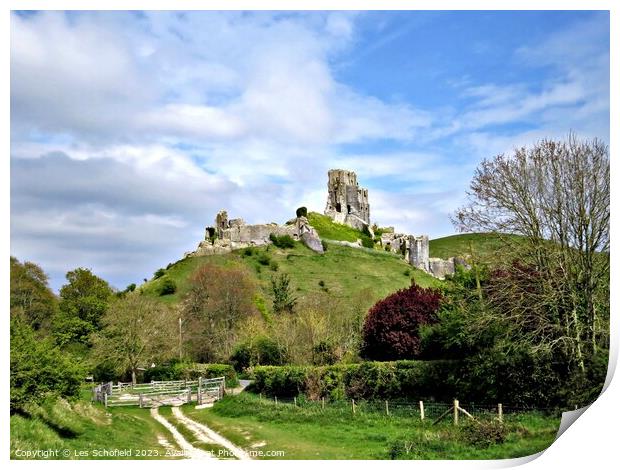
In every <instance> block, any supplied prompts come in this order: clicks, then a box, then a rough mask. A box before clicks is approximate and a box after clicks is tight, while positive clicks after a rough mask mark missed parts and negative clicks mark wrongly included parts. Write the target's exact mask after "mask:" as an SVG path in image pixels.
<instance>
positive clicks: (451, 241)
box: [429, 233, 520, 260]
mask: <svg viewBox="0 0 620 470" xmlns="http://www.w3.org/2000/svg"><path fill="white" fill-rule="evenodd" d="M502 237H510V238H511V239H513V240H514V241H517V242H518V241H519V239H520V237H519V236H517V235H502ZM503 246H504V244H503V242H502V240H501V239H500V237H499V235H496V234H493V233H463V234H459V235H450V236H449V237H442V238H436V239H434V240H430V241H429V251H430V253H429V255H430V257H431V258H444V259H445V258H450V257H451V256H467V255H471V254H473V255H474V256H476V257H479V258H481V259H483V260H493V259H494V258H497V257H498V256H500V252H501V250H502V248H503Z"/></svg>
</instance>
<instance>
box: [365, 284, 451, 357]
mask: <svg viewBox="0 0 620 470" xmlns="http://www.w3.org/2000/svg"><path fill="white" fill-rule="evenodd" d="M440 302H441V293H440V292H439V291H438V290H436V289H431V288H428V289H425V288H423V287H420V286H417V285H412V286H411V287H409V288H407V289H401V290H399V291H398V292H395V293H394V294H391V295H389V296H388V297H386V298H385V299H383V300H380V301H379V302H377V303H376V304H375V305H374V306H373V307H372V308H371V309H370V310H369V311H368V315H367V316H366V320H365V321H364V327H363V329H362V337H363V342H362V348H361V351H360V352H361V355H362V357H364V358H366V359H373V360H377V361H391V360H396V359H412V358H415V357H416V355H417V354H418V353H419V352H420V336H419V331H418V330H419V327H420V325H426V324H430V323H436V322H437V321H438V318H437V310H438V309H439V304H440Z"/></svg>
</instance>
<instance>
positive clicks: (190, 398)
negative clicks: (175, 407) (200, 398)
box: [187, 388, 192, 403]
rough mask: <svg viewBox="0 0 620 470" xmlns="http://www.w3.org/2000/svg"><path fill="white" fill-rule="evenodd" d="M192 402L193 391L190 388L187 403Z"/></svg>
mask: <svg viewBox="0 0 620 470" xmlns="http://www.w3.org/2000/svg"><path fill="white" fill-rule="evenodd" d="M191 401H192V389H191V388H188V389H187V403H191Z"/></svg>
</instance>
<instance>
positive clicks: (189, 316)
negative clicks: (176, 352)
mask: <svg viewBox="0 0 620 470" xmlns="http://www.w3.org/2000/svg"><path fill="white" fill-rule="evenodd" d="M255 292H256V286H255V284H254V282H253V281H252V278H251V277H250V275H249V274H248V272H247V271H246V270H245V269H244V268H243V267H241V266H239V267H234V266H233V267H220V266H216V265H213V264H206V265H204V266H202V267H200V268H199V269H198V270H197V271H196V272H195V273H194V274H193V276H192V278H191V288H190V291H189V292H188V294H187V297H186V299H185V302H184V306H183V316H184V318H185V319H186V321H187V328H186V331H187V333H186V334H184V336H186V337H187V339H188V343H189V346H190V349H191V351H192V354H193V355H194V359H196V360H207V361H210V360H221V359H228V357H229V356H230V354H231V352H232V348H233V346H234V344H235V342H236V339H237V330H238V327H239V325H240V324H241V320H243V319H245V318H246V317H248V316H250V315H254V314H257V308H256V306H255V305H254V301H253V299H254V295H255Z"/></svg>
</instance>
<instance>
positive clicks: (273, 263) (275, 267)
mask: <svg viewBox="0 0 620 470" xmlns="http://www.w3.org/2000/svg"><path fill="white" fill-rule="evenodd" d="M279 267H280V265H279V264H278V262H277V261H276V260H275V259H272V260H271V261H270V262H269V269H271V270H272V271H277V270H278V268H279Z"/></svg>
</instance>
